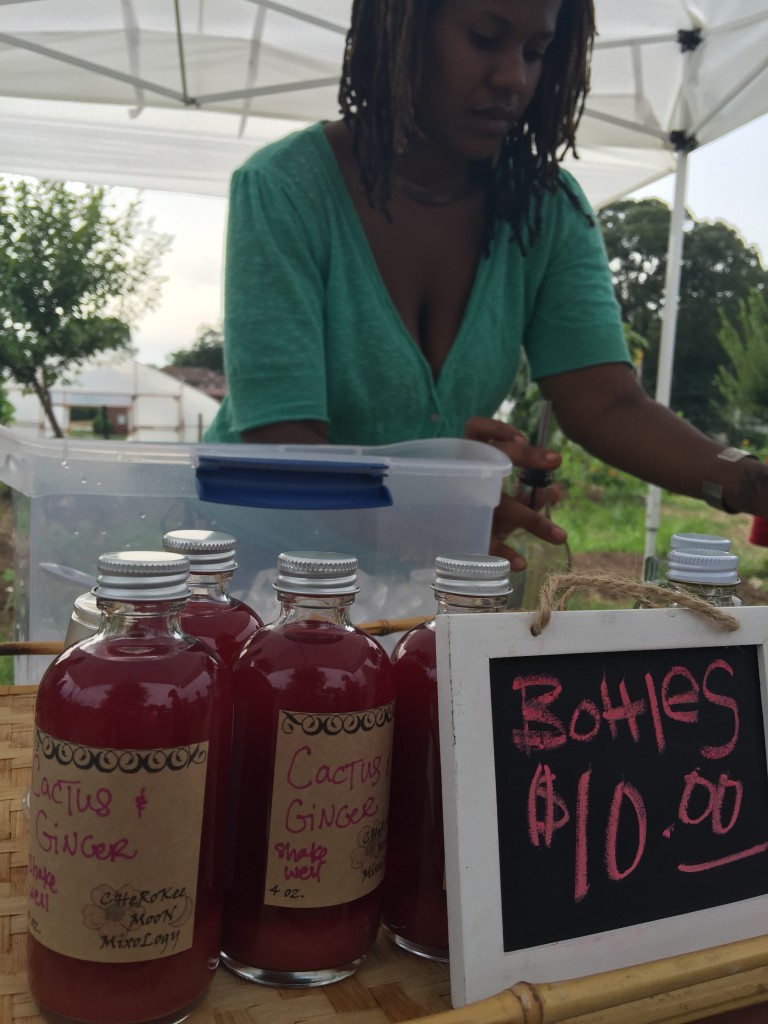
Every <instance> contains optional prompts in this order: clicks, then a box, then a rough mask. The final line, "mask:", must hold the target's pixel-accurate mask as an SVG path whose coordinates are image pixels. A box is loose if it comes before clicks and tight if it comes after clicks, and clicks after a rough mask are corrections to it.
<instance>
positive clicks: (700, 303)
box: [598, 199, 768, 433]
mask: <svg viewBox="0 0 768 1024" xmlns="http://www.w3.org/2000/svg"><path fill="white" fill-rule="evenodd" d="M670 216H671V213H670V210H669V207H668V206H667V205H666V204H665V203H662V202H661V201H660V200H658V199H643V200H639V201H637V200H625V201H622V202H619V203H614V204H612V205H610V206H607V207H605V208H604V209H603V210H601V211H600V212H599V214H598V217H599V220H600V225H601V227H602V230H603V237H604V239H605V244H606V249H607V250H608V257H609V260H610V262H611V269H612V270H613V275H614V283H615V286H616V294H617V297H618V300H619V303H620V304H621V309H622V319H623V320H624V321H625V322H626V323H628V324H629V326H630V327H631V329H632V330H633V331H635V332H637V333H638V334H640V335H642V336H643V337H644V338H646V339H647V340H648V343H649V344H648V351H647V352H646V354H645V356H644V359H643V367H642V380H643V384H644V386H645V387H646V389H647V390H648V391H650V392H651V393H653V392H654V391H655V383H656V373H657V369H658V358H659V339H660V335H661V322H662V315H663V311H664V282H665V275H666V264H667V244H668V235H669V221H670ZM684 231H685V244H684V247H683V259H682V267H681V281H680V298H679V306H678V319H677V337H676V341H675V360H674V367H673V374H672V397H671V403H670V404H671V406H672V408H673V409H675V410H677V411H678V412H681V413H682V414H683V415H684V416H685V417H686V419H689V420H690V421H691V422H693V423H695V424H696V426H698V427H699V428H700V429H701V430H704V431H706V432H707V433H716V432H718V431H720V430H723V429H727V428H728V425H729V424H728V417H729V414H730V410H723V408H722V405H720V404H718V403H717V402H714V401H713V400H714V399H716V398H717V397H718V391H717V387H716V385H715V377H716V375H717V371H718V368H719V366H720V364H721V363H722V359H723V350H722V347H721V345H720V343H719V341H718V337H717V335H718V331H719V329H720V324H721V317H722V316H725V317H726V318H728V319H733V318H734V317H735V316H736V315H737V313H738V308H739V302H740V301H742V300H744V299H746V297H747V295H748V294H749V293H750V291H752V290H758V291H760V290H762V289H763V288H765V287H766V285H768V271H766V270H765V269H764V268H763V266H762V264H761V262H760V255H759V253H758V251H757V249H756V248H754V247H753V246H748V245H746V244H745V243H744V241H743V240H742V239H741V238H740V237H739V235H738V234H737V232H736V231H734V229H733V228H731V227H729V226H728V225H727V224H725V223H724V222H723V221H717V222H715V223H708V222H699V221H696V220H694V219H693V218H692V217H691V216H690V215H688V214H686V218H685V222H684Z"/></svg>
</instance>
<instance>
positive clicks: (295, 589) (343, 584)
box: [273, 551, 360, 597]
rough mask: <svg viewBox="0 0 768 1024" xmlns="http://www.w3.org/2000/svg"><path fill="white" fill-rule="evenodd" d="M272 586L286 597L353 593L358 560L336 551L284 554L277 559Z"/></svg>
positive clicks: (291, 552) (357, 588) (355, 586)
mask: <svg viewBox="0 0 768 1024" xmlns="http://www.w3.org/2000/svg"><path fill="white" fill-rule="evenodd" d="M277 571H278V576H277V579H276V580H275V582H274V583H273V586H274V588H275V590H280V591H283V592H284V593H286V594H317V595H326V596H328V597H334V596H335V595H337V594H356V593H357V592H358V590H359V589H360V587H359V586H358V585H357V559H356V558H353V557H352V556H351V555H343V554H340V553H339V552H337V551H286V552H283V553H282V554H281V555H279V556H278V559H277Z"/></svg>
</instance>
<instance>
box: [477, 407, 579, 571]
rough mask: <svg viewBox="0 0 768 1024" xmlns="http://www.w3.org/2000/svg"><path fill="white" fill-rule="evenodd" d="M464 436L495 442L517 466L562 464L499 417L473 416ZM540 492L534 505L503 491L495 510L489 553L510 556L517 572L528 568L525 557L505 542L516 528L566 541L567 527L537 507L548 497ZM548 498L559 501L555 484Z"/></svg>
mask: <svg viewBox="0 0 768 1024" xmlns="http://www.w3.org/2000/svg"><path fill="white" fill-rule="evenodd" d="M464 436H465V437H466V438H468V439H469V440H470V441H483V442H485V443H486V444H492V445H493V446H494V448H498V449H499V451H502V452H504V454H505V455H506V456H507V458H508V459H509V460H510V461H511V462H512V465H513V466H514V467H515V469H518V468H525V469H544V470H554V469H556V468H557V467H558V466H559V465H560V456H559V454H558V453H557V452H553V451H549V450H548V449H546V448H537V447H535V446H534V445H532V444H530V443H529V442H528V439H527V437H526V436H525V434H523V433H522V432H521V431H519V430H517V429H516V428H515V427H511V426H510V425H509V424H508V423H502V422H501V421H500V420H495V419H491V418H489V417H485V416H474V417H473V418H472V419H470V420H467V422H466V424H465V427H464ZM537 493H538V500H537V501H536V506H535V507H534V508H531V507H529V506H528V505H527V504H526V503H524V502H523V501H522V500H521V495H520V493H519V492H518V493H517V494H502V497H501V501H500V502H499V504H498V505H497V506H496V509H495V510H494V514H493V525H492V527H491V544H490V549H489V553H490V554H492V555H501V556H502V557H503V558H508V559H509V562H510V565H511V567H512V569H513V571H514V572H520V570H521V569H524V568H525V559H524V558H523V557H522V555H520V554H519V553H518V552H516V551H515V550H514V549H513V548H510V547H508V546H507V544H506V543H505V541H506V540H507V539H508V537H509V535H510V533H511V532H512V531H513V530H516V529H522V530H526V531H527V532H528V533H532V534H533V535H534V536H536V537H541V539H542V540H545V541H548V542H549V543H550V544H564V543H565V540H566V537H567V535H566V532H565V530H563V529H561V528H560V527H559V526H556V525H555V524H554V523H553V522H552V521H551V520H550V519H548V518H547V517H546V516H542V515H540V514H539V512H538V511H537V510H538V508H540V507H541V506H542V504H543V503H544V497H545V496H544V493H543V489H542V490H541V491H539V492H537ZM549 497H550V504H551V505H554V504H556V503H557V501H558V500H559V497H560V494H559V491H558V489H557V486H556V485H553V486H552V487H550V488H549Z"/></svg>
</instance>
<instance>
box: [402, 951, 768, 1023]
mask: <svg viewBox="0 0 768 1024" xmlns="http://www.w3.org/2000/svg"><path fill="white" fill-rule="evenodd" d="M764 999H768V936H760V937H758V938H755V939H744V940H742V941H740V942H733V943H728V944H727V945H724V946H716V947H713V948H711V949H704V950H700V951H698V952H695V953H685V954H681V955H679V956H673V957H668V958H666V959H665V960H656V961H652V962H651V963H647V964H638V965H636V966H634V967H627V968H621V969H618V970H615V971H607V972H605V973H603V974H593V975H590V976H589V977H586V978H573V979H570V980H568V981H560V982H552V983H546V984H535V985H533V984H529V983H527V982H524V981H523V982H518V984H516V985H514V986H513V987H512V988H510V989H506V990H505V991H503V992H500V993H498V995H495V996H490V997H489V998H487V999H482V1000H479V1001H477V1002H475V1003H471V1004H470V1005H469V1006H464V1007H459V1008H457V1009H454V1010H447V1011H445V1012H444V1013H437V1014H433V1015H431V1016H429V1017H423V1018H422V1019H421V1024H685V1022H689V1021H698V1020H701V1019H702V1018H706V1017H707V1016H711V1015H712V1014H714V1013H722V1012H724V1011H729V1010H735V1009H739V1008H741V1007H744V1006H751V1005H753V1004H755V1003H758V1002H760V1001H761V1000H764ZM766 1017H767V1018H768V1008H766Z"/></svg>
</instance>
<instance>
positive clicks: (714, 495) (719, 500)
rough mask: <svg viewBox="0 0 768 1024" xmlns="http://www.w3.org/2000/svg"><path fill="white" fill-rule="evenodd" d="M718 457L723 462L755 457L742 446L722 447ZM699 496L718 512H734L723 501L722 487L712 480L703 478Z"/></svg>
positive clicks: (732, 513) (755, 457) (730, 513)
mask: <svg viewBox="0 0 768 1024" xmlns="http://www.w3.org/2000/svg"><path fill="white" fill-rule="evenodd" d="M717 457H718V459H722V460H723V462H741V460H742V459H757V456H756V455H754V454H753V453H752V452H747V451H744V449H743V448H723V450H722V451H721V452H718V453H717ZM701 496H702V498H703V499H704V501H706V503H707V504H708V505H711V506H712V508H716V509H718V510H719V511H720V512H727V513H728V514H729V515H734V514H735V513H736V509H735V508H728V506H727V505H726V504H725V502H724V501H723V488H722V486H721V485H720V484H716V483H714V482H713V481H712V480H704V481H703V482H702V484H701Z"/></svg>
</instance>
